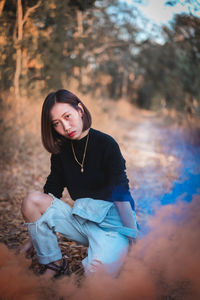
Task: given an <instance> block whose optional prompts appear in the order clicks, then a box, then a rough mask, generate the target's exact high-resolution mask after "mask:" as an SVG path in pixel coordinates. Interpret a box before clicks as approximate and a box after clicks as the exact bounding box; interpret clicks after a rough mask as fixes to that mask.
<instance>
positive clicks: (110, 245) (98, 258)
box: [27, 194, 137, 275]
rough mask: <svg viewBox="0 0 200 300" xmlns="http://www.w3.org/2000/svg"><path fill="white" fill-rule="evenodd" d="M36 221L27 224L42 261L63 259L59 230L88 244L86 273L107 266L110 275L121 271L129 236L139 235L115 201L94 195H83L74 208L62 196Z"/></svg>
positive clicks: (84, 260) (81, 242)
mask: <svg viewBox="0 0 200 300" xmlns="http://www.w3.org/2000/svg"><path fill="white" fill-rule="evenodd" d="M50 195H51V196H52V197H53V201H52V203H51V205H50V207H49V208H48V209H47V210H46V212H45V213H44V214H43V215H42V216H41V217H40V219H39V220H37V221H36V222H34V223H27V224H28V230H29V234H30V237H31V240H32V243H33V246H34V248H35V250H36V253H37V256H38V260H39V263H41V264H48V263H50V262H53V261H57V260H59V259H61V258H62V254H61V250H60V248H59V245H58V240H57V236H56V233H57V232H58V233H60V234H62V235H64V236H65V237H67V238H68V239H71V240H73V241H76V242H78V243H80V244H82V245H85V246H87V247H88V256H87V257H86V258H84V259H83V261H82V264H83V266H84V270H85V273H86V274H89V273H90V272H93V271H95V270H96V269H97V267H98V266H100V265H101V266H103V268H104V269H105V271H106V272H107V273H109V274H112V275H115V274H117V273H118V271H119V269H120V267H121V266H122V264H123V261H124V258H125V256H126V254H127V253H128V248H129V241H128V238H127V236H129V237H132V238H136V236H137V223H136V216H135V212H134V211H133V218H134V221H135V228H134V229H131V228H127V227H124V226H123V224H122V222H121V219H120V216H119V214H118V210H117V208H116V206H115V204H114V203H112V202H108V201H104V200H96V199H95V200H94V199H92V198H80V199H77V200H76V201H75V202H74V206H73V207H71V206H69V205H68V204H66V203H64V202H63V201H61V200H59V199H58V198H56V197H54V196H53V195H52V194H50Z"/></svg>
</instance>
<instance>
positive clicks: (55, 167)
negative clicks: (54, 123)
mask: <svg viewBox="0 0 200 300" xmlns="http://www.w3.org/2000/svg"><path fill="white" fill-rule="evenodd" d="M85 143H86V137H84V138H82V139H81V140H75V141H73V145H74V149H75V153H76V156H77V158H78V160H79V162H81V161H82V157H83V152H84V147H85ZM64 187H67V189H68V192H69V194H70V196H71V198H72V199H73V200H76V199H78V198H84V197H90V198H94V199H102V200H107V201H129V202H130V203H131V206H132V208H133V209H134V201H133V198H132V196H131V194H130V191H129V181H128V178H127V176H126V166H125V160H124V158H123V156H122V154H121V151H120V148H119V146H118V144H117V142H116V141H115V140H114V139H113V138H112V137H111V136H109V135H107V134H105V133H102V132H100V131H98V130H95V129H92V128H91V129H90V132H89V140H88V147H87V151H86V157H85V163H84V172H83V173H81V169H80V165H79V164H78V163H77V162H76V161H75V159H74V156H73V152H72V147H71V141H70V140H67V139H66V143H65V145H64V146H63V149H62V151H61V153H59V154H57V155H52V156H51V173H50V175H49V176H48V177H47V181H46V184H45V186H44V192H45V193H52V194H54V195H55V196H56V197H58V198H60V197H61V196H62V192H63V189H64Z"/></svg>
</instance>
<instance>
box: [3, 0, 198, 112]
mask: <svg viewBox="0 0 200 300" xmlns="http://www.w3.org/2000/svg"><path fill="white" fill-rule="evenodd" d="M137 2H138V1H137ZM176 2H177V1H167V4H168V5H176ZM197 9H198V7H197ZM139 18H140V22H138V19H139ZM141 20H142V17H141V16H140V13H139V11H138V9H137V8H136V7H134V6H132V9H130V7H129V6H128V5H127V4H126V3H125V2H121V1H119V0H105V1H95V0H84V1H81V0H76V1H72V0H66V1H64V2H63V1H59V0H49V1H40V0H30V1H27V0H1V3H0V46H1V47H0V56H1V60H0V80H1V87H0V89H1V95H3V93H5V92H8V91H9V93H13V94H14V95H15V98H16V101H20V97H30V96H33V95H34V97H35V99H37V98H41V95H44V94H46V93H47V92H49V91H50V90H55V89H58V88H62V87H67V88H69V89H70V82H71V81H72V80H75V81H76V82H77V83H78V85H79V89H80V91H82V92H84V93H92V94H93V95H95V96H100V97H107V98H112V99H115V100H117V99H120V98H123V99H127V100H129V101H130V102H131V103H133V104H135V105H138V106H139V107H141V108H147V109H155V110H157V109H161V108H175V109H176V110H181V111H187V112H188V113H190V114H199V101H200V91H199V88H198V86H199V77H200V31H199V28H200V19H199V18H197V17H195V16H193V15H192V14H190V15H184V14H182V15H176V17H175V18H174V20H173V22H172V24H171V26H170V27H167V26H164V27H163V29H162V30H163V41H162V42H158V41H156V40H153V39H150V38H149V37H147V38H145V39H144V38H142V39H141V38H140V36H141V35H142V33H145V20H142V21H141ZM139 24H140V25H139Z"/></svg>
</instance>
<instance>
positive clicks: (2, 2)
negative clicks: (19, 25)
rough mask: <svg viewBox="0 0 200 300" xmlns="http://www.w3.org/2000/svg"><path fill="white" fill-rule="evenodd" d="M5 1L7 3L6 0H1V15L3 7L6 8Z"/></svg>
mask: <svg viewBox="0 0 200 300" xmlns="http://www.w3.org/2000/svg"><path fill="white" fill-rule="evenodd" d="M5 3H6V0H1V1H0V17H1V15H2V13H3V8H4V5H5Z"/></svg>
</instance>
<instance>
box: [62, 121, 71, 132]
mask: <svg viewBox="0 0 200 300" xmlns="http://www.w3.org/2000/svg"><path fill="white" fill-rule="evenodd" d="M63 129H64V131H68V130H69V129H70V124H69V122H67V121H64V122H63Z"/></svg>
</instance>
